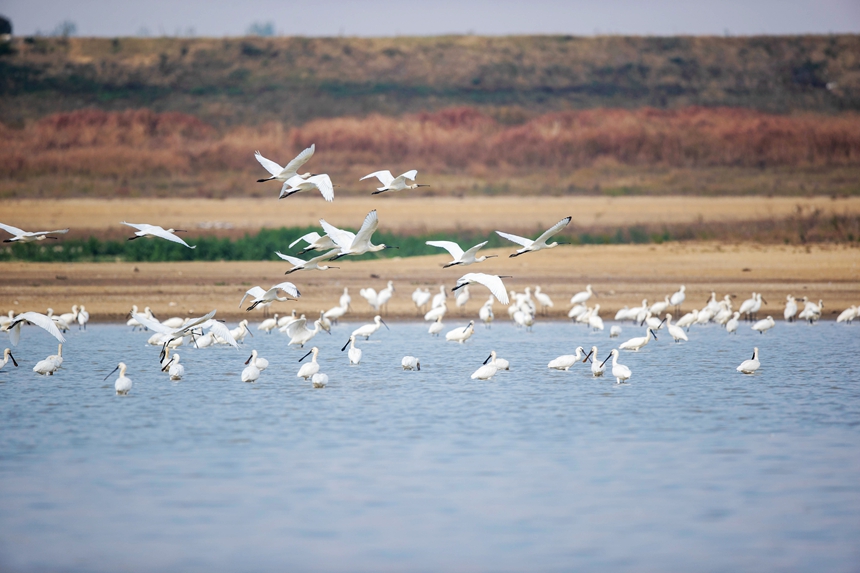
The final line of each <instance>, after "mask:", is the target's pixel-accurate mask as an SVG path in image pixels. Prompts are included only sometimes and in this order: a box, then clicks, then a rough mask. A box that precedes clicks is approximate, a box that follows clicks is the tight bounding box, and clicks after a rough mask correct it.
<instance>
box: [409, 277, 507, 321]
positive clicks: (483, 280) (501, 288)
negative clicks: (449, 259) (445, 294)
mask: <svg viewBox="0 0 860 573" xmlns="http://www.w3.org/2000/svg"><path fill="white" fill-rule="evenodd" d="M502 278H510V277H500V276H498V275H488V274H485V273H466V274H465V275H463V276H462V277H460V278H459V279H457V286H455V287H454V288H452V289H451V291H452V292H453V291H456V290H457V289H460V288H463V287H464V286H466V285H468V284H479V285H484V286H485V287H487V288H488V289H490V292H491V293H493V296H495V297H496V299H497V300H498V301H499V302H500V303H502V304H510V302H511V301H510V299H509V298H508V291H507V290H506V289H505V284H504V283H503V282H502ZM425 318H426V317H425Z"/></svg>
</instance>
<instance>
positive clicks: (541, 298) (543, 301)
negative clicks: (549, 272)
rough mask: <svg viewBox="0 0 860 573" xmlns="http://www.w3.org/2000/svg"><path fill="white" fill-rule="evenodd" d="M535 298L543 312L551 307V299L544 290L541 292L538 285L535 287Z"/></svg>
mask: <svg viewBox="0 0 860 573" xmlns="http://www.w3.org/2000/svg"><path fill="white" fill-rule="evenodd" d="M535 298H536V299H537V301H538V304H540V309H541V310H542V311H543V312H544V314H546V312H547V310H546V309H548V308H552V307H553V304H552V299H551V298H549V295H548V294H546V293H545V292H541V290H540V286H536V287H535Z"/></svg>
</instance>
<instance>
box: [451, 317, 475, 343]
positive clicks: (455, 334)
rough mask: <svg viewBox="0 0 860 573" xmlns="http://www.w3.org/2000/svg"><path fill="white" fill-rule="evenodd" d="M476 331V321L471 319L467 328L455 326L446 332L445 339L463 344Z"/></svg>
mask: <svg viewBox="0 0 860 573" xmlns="http://www.w3.org/2000/svg"><path fill="white" fill-rule="evenodd" d="M474 333H475V321H474V320H470V321H469V324H468V325H467V326H466V327H465V328H455V329H454V330H451V331H449V332H448V333H447V334H445V340H450V341H452V342H459V343H460V344H463V343H464V342H466V341H467V340H469V339H470V338H471V337H472V335H473V334H474Z"/></svg>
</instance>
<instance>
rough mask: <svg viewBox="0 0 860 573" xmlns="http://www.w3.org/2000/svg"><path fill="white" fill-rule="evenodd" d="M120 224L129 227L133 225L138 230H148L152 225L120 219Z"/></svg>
mask: <svg viewBox="0 0 860 573" xmlns="http://www.w3.org/2000/svg"><path fill="white" fill-rule="evenodd" d="M122 224H123V225H128V226H129V227H134V228H135V229H137V230H138V231H143V230H148V229H149V228H150V227H152V225H150V224H148V223H126V222H125V221H122Z"/></svg>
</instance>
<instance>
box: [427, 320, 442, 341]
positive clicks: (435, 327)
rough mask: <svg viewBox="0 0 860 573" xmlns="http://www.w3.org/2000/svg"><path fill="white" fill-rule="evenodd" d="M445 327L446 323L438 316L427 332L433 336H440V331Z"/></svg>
mask: <svg viewBox="0 0 860 573" xmlns="http://www.w3.org/2000/svg"><path fill="white" fill-rule="evenodd" d="M443 328H445V325H443V324H442V317H441V316H438V317H436V321H435V322H433V324H431V325H430V328H428V329H427V332H428V333H429V334H430V335H431V336H439V333H440V332H442V329H443Z"/></svg>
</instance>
